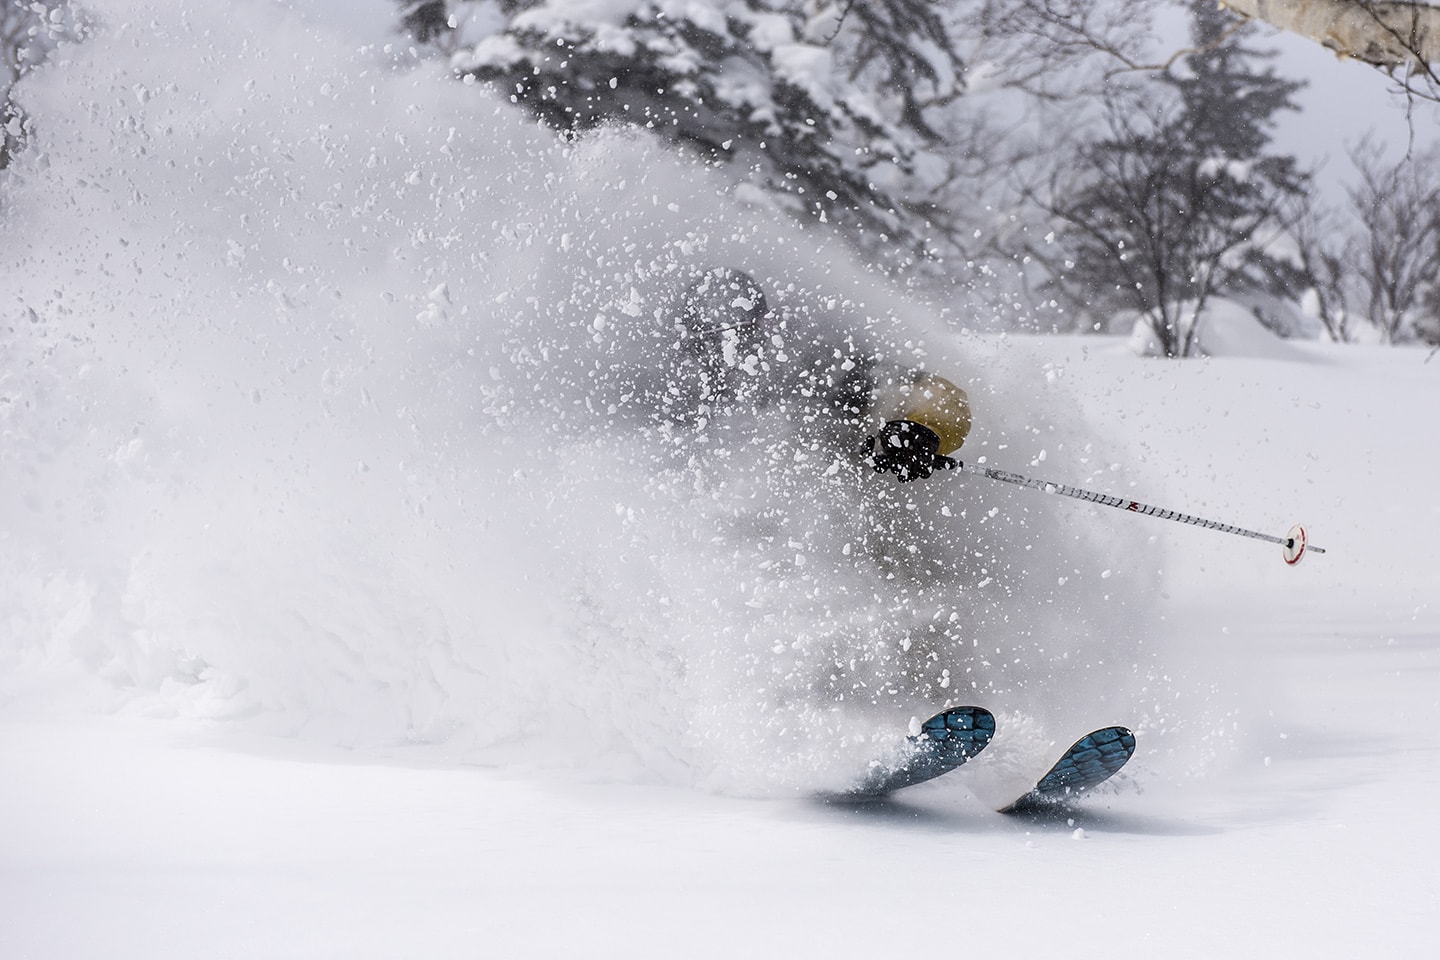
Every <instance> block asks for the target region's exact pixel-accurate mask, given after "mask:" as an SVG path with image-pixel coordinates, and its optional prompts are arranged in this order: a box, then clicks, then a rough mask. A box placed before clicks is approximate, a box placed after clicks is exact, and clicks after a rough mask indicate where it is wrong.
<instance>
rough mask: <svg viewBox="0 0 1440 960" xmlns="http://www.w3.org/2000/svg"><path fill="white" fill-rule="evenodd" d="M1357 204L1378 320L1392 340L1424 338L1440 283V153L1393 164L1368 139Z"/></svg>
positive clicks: (1363, 278)
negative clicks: (1420, 331) (1422, 329)
mask: <svg viewBox="0 0 1440 960" xmlns="http://www.w3.org/2000/svg"><path fill="white" fill-rule="evenodd" d="M1351 160H1352V161H1353V162H1354V164H1355V169H1356V170H1357V171H1358V173H1359V175H1360V179H1359V182H1358V183H1357V184H1356V185H1355V186H1353V187H1351V188H1350V190H1349V195H1350V204H1351V207H1352V208H1353V209H1354V211H1355V214H1356V218H1357V220H1358V222H1359V224H1360V228H1361V231H1362V244H1361V250H1360V254H1361V255H1360V258H1359V263H1358V264H1357V269H1356V277H1357V282H1358V284H1359V285H1360V289H1361V296H1362V297H1363V299H1364V301H1365V304H1366V307H1367V310H1368V316H1369V319H1370V322H1371V323H1373V324H1374V325H1375V327H1376V328H1377V329H1378V330H1379V331H1380V335H1381V337H1382V338H1383V339H1384V341H1385V342H1386V343H1395V342H1397V341H1401V340H1404V339H1406V338H1408V337H1410V336H1417V335H1418V332H1417V329H1416V324H1419V325H1420V326H1421V327H1424V326H1426V324H1427V321H1433V320H1434V319H1435V318H1434V317H1427V316H1426V313H1428V311H1427V309H1426V305H1427V301H1429V302H1433V298H1434V296H1435V289H1436V284H1437V282H1440V151H1435V150H1431V151H1429V152H1428V153H1426V154H1423V155H1417V156H1414V157H1406V158H1405V159H1403V160H1401V161H1400V162H1399V163H1388V162H1386V161H1385V160H1384V159H1383V158H1382V157H1381V155H1380V152H1379V149H1378V148H1377V147H1375V146H1374V145H1372V144H1370V143H1368V142H1362V143H1361V144H1360V145H1359V146H1357V147H1355V148H1354V149H1353V150H1352V151H1351Z"/></svg>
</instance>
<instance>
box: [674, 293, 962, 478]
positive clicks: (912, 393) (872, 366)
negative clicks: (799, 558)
mask: <svg viewBox="0 0 1440 960" xmlns="http://www.w3.org/2000/svg"><path fill="white" fill-rule="evenodd" d="M673 313H674V315H675V326H676V331H677V333H678V334H679V337H680V341H681V346H682V350H683V351H684V353H685V354H686V356H687V358H688V360H689V361H690V362H691V363H692V364H693V365H694V367H695V368H696V369H695V376H693V377H691V378H689V380H690V383H689V385H688V390H685V391H684V392H683V396H684V403H683V407H685V408H688V409H691V410H694V411H697V415H699V416H706V415H709V414H711V413H713V412H714V411H715V410H717V409H723V408H726V407H728V406H731V405H734V404H737V403H746V404H754V405H756V406H764V405H766V404H768V403H771V402H774V401H775V400H776V399H777V398H778V397H779V396H780V395H782V394H785V395H789V396H791V397H795V396H806V397H808V396H813V397H816V398H818V399H820V400H821V402H822V404H823V405H825V406H828V407H829V411H830V412H831V413H832V414H835V415H838V416H839V419H840V420H841V422H843V423H847V424H850V425H853V426H855V427H857V428H859V429H860V430H861V432H862V433H863V434H864V435H865V437H864V442H863V444H862V445H861V449H862V451H863V453H864V456H865V459H866V461H867V462H868V463H870V464H871V465H872V466H873V467H874V469H875V470H876V472H878V473H884V472H890V473H893V474H895V475H896V476H897V477H898V478H899V479H900V481H901V482H906V481H910V480H918V479H923V478H925V477H929V476H930V475H931V474H932V473H934V472H935V471H936V470H941V469H950V468H953V467H954V466H955V461H954V460H953V459H951V458H950V456H949V454H952V453H954V452H955V451H956V450H958V449H960V447H961V445H962V444H964V442H965V438H966V436H967V435H968V434H969V433H970V425H971V417H970V401H969V398H968V397H967V396H966V394H965V391H964V390H962V389H961V388H960V387H958V386H956V385H955V384H954V383H952V382H950V381H949V380H947V379H945V378H944V377H941V376H938V375H937V374H934V373H929V372H927V371H924V370H918V369H894V370H885V369H883V365H882V364H881V363H879V362H878V361H877V360H876V359H875V358H873V357H868V356H860V357H854V356H845V352H843V351H835V356H834V357H833V358H829V359H826V360H822V361H819V362H817V363H811V364H801V365H800V366H801V368H802V369H801V371H800V374H799V375H800V376H801V377H802V383H799V384H791V385H790V386H791V389H789V390H785V389H784V384H783V383H782V381H783V377H782V376H781V375H780V374H779V373H778V372H777V370H776V367H777V365H778V363H779V362H780V361H782V360H785V359H786V358H785V356H784V353H783V350H782V348H781V347H780V344H782V343H783V339H782V338H781V337H779V335H778V334H779V330H780V328H781V327H782V326H783V324H782V323H780V322H779V321H778V319H777V317H776V316H775V314H774V313H772V312H771V310H770V309H769V307H768V305H767V303H766V300H765V292H764V290H762V289H761V288H760V285H759V284H758V283H756V282H755V279H754V278H753V277H751V276H750V275H749V274H747V273H745V272H743V271H740V270H734V269H730V268H719V269H714V270H710V271H708V272H706V273H704V274H703V275H701V276H700V277H699V278H698V279H697V280H695V281H694V282H693V283H691V284H690V285H689V286H688V287H687V288H686V289H685V291H684V293H683V294H682V295H681V297H680V299H679V302H678V303H677V304H676V306H675V308H674V310H673ZM681 395H682V393H681V392H680V391H677V393H676V396H681ZM677 406H682V404H677Z"/></svg>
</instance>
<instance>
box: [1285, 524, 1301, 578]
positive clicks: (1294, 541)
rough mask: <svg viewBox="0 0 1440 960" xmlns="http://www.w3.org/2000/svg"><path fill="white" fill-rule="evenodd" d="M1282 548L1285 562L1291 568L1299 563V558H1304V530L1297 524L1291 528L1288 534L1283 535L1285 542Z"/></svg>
mask: <svg viewBox="0 0 1440 960" xmlns="http://www.w3.org/2000/svg"><path fill="white" fill-rule="evenodd" d="M1282 546H1283V547H1284V550H1285V552H1284V557H1285V562H1286V563H1288V564H1289V565H1290V566H1292V567H1293V566H1295V564H1297V563H1299V562H1300V560H1301V558H1303V557H1304V556H1305V547H1306V536H1305V528H1304V527H1302V526H1300V524H1298V523H1297V524H1295V526H1293V527H1291V528H1290V532H1289V533H1287V534H1285V542H1284V543H1283V544H1282Z"/></svg>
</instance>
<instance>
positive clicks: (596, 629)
mask: <svg viewBox="0 0 1440 960" xmlns="http://www.w3.org/2000/svg"><path fill="white" fill-rule="evenodd" d="M96 8H97V10H98V13H99V25H98V27H97V29H96V31H95V33H94V35H93V37H92V38H91V39H90V40H89V41H88V42H87V43H85V44H84V45H82V46H80V47H77V48H74V49H70V50H67V51H64V52H63V54H62V55H61V56H59V57H57V58H56V60H55V61H54V62H53V63H52V64H50V65H49V66H47V67H46V68H45V69H44V70H41V71H38V72H37V73H36V74H35V75H34V76H33V77H31V78H30V79H29V80H28V81H27V82H26V83H25V84H24V85H23V88H22V90H21V96H22V98H23V101H24V104H25V108H26V110H27V112H28V114H29V116H30V117H31V120H32V123H33V125H34V138H33V147H32V149H31V150H30V151H29V152H28V153H27V154H26V155H25V156H23V157H22V158H21V160H20V162H19V163H18V164H17V166H16V168H15V170H14V177H13V180H12V181H11V183H10V185H9V187H8V189H7V192H6V194H5V196H4V198H3V205H4V206H3V209H4V216H5V222H4V224H3V229H4V230H5V231H6V233H7V235H10V236H23V237H24V238H25V239H26V243H25V244H24V245H23V246H19V247H15V246H12V247H11V248H9V249H7V250H6V251H5V252H4V253H3V254H0V276H3V278H4V282H3V287H4V289H5V296H4V300H3V302H0V318H3V319H0V330H3V332H4V334H3V339H0V431H3V433H4V440H5V442H4V447H3V450H0V484H3V487H4V489H5V490H6V491H7V494H9V495H8V496H7V497H6V498H5V500H4V505H3V506H0V511H3V523H0V531H3V533H0V575H3V576H4V578H5V580H6V582H7V584H9V586H10V589H8V590H7V591H6V593H5V595H4V596H3V598H0V630H3V632H0V664H3V667H4V669H3V671H0V677H3V680H0V698H4V700H6V701H7V702H9V703H10V704H11V706H12V708H13V707H15V706H16V705H17V704H22V703H30V704H35V703H39V702H41V700H42V698H55V697H61V698H68V699H70V700H72V701H73V700H79V701H80V702H81V703H84V704H87V705H88V706H89V707H91V708H94V707H96V706H98V707H99V708H101V709H106V710H127V711H138V712H144V713H160V714H176V713H179V714H187V715H201V716H210V717H215V718H225V719H230V720H237V721H238V720H241V719H243V720H245V721H246V722H249V723H251V724H254V725H255V726H256V727H257V728H259V729H262V730H271V731H279V732H285V733H298V734H303V735H305V736H308V737H314V738H318V739H321V740H323V741H326V742H329V743H339V744H345V745H353V746H361V747H366V748H367V749H373V748H378V747H382V746H393V745H396V744H402V743H407V742H426V743H445V744H447V745H449V746H450V747H451V748H452V749H454V750H455V751H456V752H457V754H459V755H463V756H468V757H474V756H477V755H478V754H477V753H476V752H475V751H480V750H484V751H489V752H488V753H487V754H486V755H487V756H491V757H494V756H499V755H500V754H499V753H498V752H497V751H499V750H500V748H502V747H504V746H505V745H519V746H520V749H518V750H517V751H515V756H521V757H525V758H527V759H528V760H529V761H530V762H536V761H537V758H539V762H544V763H547V764H564V763H570V762H580V761H581V760H582V758H584V759H583V762H584V764H585V768H586V769H587V770H589V771H590V772H591V773H593V774H595V775H598V776H602V777H607V778H609V777H631V776H640V777H647V778H657V777H658V778H661V779H665V780H672V781H676V782H685V783H689V782H699V783H704V784H707V785H709V786H712V787H714V788H717V789H726V790H736V791H746V792H748V791H755V790H766V789H774V788H776V787H801V788H807V789H808V788H813V787H814V786H816V785H825V784H828V783H832V782H834V781H835V779H836V778H837V777H840V776H841V771H845V772H848V771H849V770H851V769H853V768H854V764H855V763H856V762H858V761H859V759H861V758H863V757H864V756H867V755H868V754H869V753H871V752H873V750H874V749H875V746H874V744H873V743H872V741H873V740H874V739H875V738H877V737H880V738H884V737H887V736H889V737H893V736H895V735H896V733H895V731H899V730H903V728H904V726H905V722H906V721H907V720H908V719H909V718H910V717H912V716H916V715H923V714H924V713H926V712H927V711H929V710H931V709H933V708H934V707H936V706H937V705H939V704H941V703H943V702H946V701H949V700H978V701H980V702H983V703H986V704H987V705H990V706H992V707H994V708H995V709H996V710H997V712H999V713H1000V714H1001V715H1002V718H1009V719H1011V720H1014V721H1015V722H1014V724H1013V726H1014V727H1015V729H1017V730H1019V729H1032V730H1034V731H1035V735H1036V737H1037V738H1039V739H1041V740H1043V739H1044V738H1045V736H1046V731H1047V730H1049V729H1050V728H1051V727H1052V726H1057V727H1062V726H1063V730H1064V732H1065V733H1068V732H1069V731H1070V730H1071V729H1072V728H1073V726H1074V725H1075V724H1078V723H1082V722H1086V721H1088V720H1090V719H1091V716H1090V714H1091V713H1093V712H1094V711H1103V714H1104V715H1103V716H1101V717H1098V718H1096V719H1097V720H1107V721H1108V720H1115V719H1130V720H1132V722H1135V723H1137V724H1143V723H1144V722H1147V718H1150V719H1152V720H1153V719H1155V718H1158V717H1159V716H1161V715H1162V714H1163V712H1164V708H1163V707H1161V706H1159V705H1158V704H1161V703H1163V702H1164V701H1165V697H1166V694H1165V692H1164V689H1163V688H1164V686H1165V684H1164V683H1163V682H1161V681H1159V680H1157V679H1156V675H1158V674H1159V673H1161V672H1162V668H1161V667H1160V666H1158V665H1157V664H1156V662H1155V660H1154V657H1153V655H1152V654H1150V653H1147V651H1146V649H1145V645H1144V641H1145V638H1146V637H1147V635H1148V634H1149V633H1150V632H1151V626H1152V622H1151V615H1150V599H1149V598H1150V596H1151V595H1152V594H1153V592H1154V577H1155V573H1154V571H1155V569H1156V559H1155V550H1156V548H1155V546H1154V545H1153V544H1147V543H1146V542H1145V539H1146V536H1147V534H1146V533H1145V532H1142V531H1139V530H1136V529H1134V528H1133V527H1126V526H1125V525H1123V524H1115V523H1113V522H1112V521H1111V520H1110V519H1109V518H1097V517H1096V516H1095V513H1096V510H1095V509H1088V508H1076V507H1075V506H1074V505H1071V504H1055V503H1052V502H1051V501H1049V500H1047V499H1046V498H1042V497H1036V496H1035V495H1034V494H1032V493H1029V492H1026V491H1009V490H1003V489H993V488H989V487H985V486H983V485H977V484H974V483H966V482H961V481H960V480H959V479H958V478H954V477H945V478H941V479H938V480H936V481H933V482H930V483H927V484H923V485H922V484H916V485H910V486H907V487H906V488H898V487H896V486H895V485H894V484H893V481H891V480H889V479H887V478H881V477H875V476H873V475H871V474H869V473H867V472H865V471H864V470H862V469H860V468H859V467H858V466H857V465H856V464H855V463H853V462H851V461H847V460H845V459H844V458H840V459H839V460H837V457H836V455H834V454H833V453H825V454H824V455H822V454H821V453H818V452H817V451H818V450H819V449H820V448H819V447H817V446H816V443H815V437H814V434H813V430H810V429H809V427H808V426H807V425H806V424H802V423H797V422H794V421H793V420H790V419H787V418H785V417H784V416H783V415H781V414H780V413H778V412H777V411H776V410H762V411H749V412H744V411H742V412H740V413H737V414H736V415H734V416H732V417H730V418H728V419H724V420H723V421H716V422H714V423H712V424H711V425H710V426H709V427H708V428H707V430H706V431H703V432H702V433H700V434H696V433H694V432H688V433H687V432H686V431H685V430H677V429H676V428H675V427H674V425H672V424H666V423H664V422H661V421H660V420H657V419H656V418H655V417H654V415H653V411H652V410H647V409H646V408H645V407H644V405H643V404H638V403H637V402H636V397H637V396H644V395H645V394H644V390H643V388H644V386H645V384H646V383H653V381H654V380H655V378H656V377H659V378H661V380H662V381H663V378H664V375H665V374H664V371H665V370H666V369H668V368H669V367H668V365H669V364H670V363H671V362H672V359H673V358H671V357H669V356H668V355H667V354H666V351H665V343H666V341H665V340H664V338H663V337H657V336H656V333H655V331H656V330H657V329H660V330H663V329H664V327H665V323H666V316H667V315H666V313H665V304H666V302H667V300H668V299H669V298H670V297H671V296H673V294H674V292H675V291H676V290H677V289H678V287H679V285H680V284H682V283H683V282H684V280H685V279H686V278H687V276H688V275H689V273H690V272H691V271H693V270H694V269H696V268H697V267H706V266H711V265H715V264H721V263H723V264H728V265H733V266H739V267H742V268H745V269H749V270H750V271H752V272H753V273H755V275H756V276H757V277H758V278H760V279H761V281H762V282H763V283H764V284H765V285H766V287H767V290H768V291H769V292H771V293H773V298H772V300H773V306H775V308H776V310H777V312H778V314H779V315H781V316H783V317H785V318H786V323H787V324H788V326H787V328H786V330H787V336H789V337H790V338H791V341H790V344H789V349H790V350H791V352H792V353H793V355H794V356H795V357H796V358H797V359H796V362H801V361H802V360H804V358H807V357H815V356H821V355H824V354H825V353H826V352H827V351H833V350H834V349H837V347H838V345H839V344H848V343H849V342H851V341H853V342H857V343H860V344H863V345H864V346H865V347H866V349H868V350H871V351H875V352H879V353H882V354H884V355H885V356H887V357H889V358H891V359H893V360H895V361H897V362H899V361H903V362H906V363H915V364H922V365H924V366H926V367H928V368H930V369H934V370H937V371H939V372H941V373H944V374H946V375H947V376H950V377H951V378H952V379H955V380H957V381H959V382H961V383H962V384H964V385H966V386H967V387H968V388H969V389H970V390H971V392H972V397H973V399H974V403H975V408H976V414H977V427H976V430H975V433H974V434H973V435H972V440H971V442H970V444H969V445H967V447H966V450H965V453H966V454H967V455H970V456H984V457H988V458H991V459H992V461H993V462H995V463H997V464H1000V465H1002V466H1007V467H1010V468H1012V469H1022V470H1023V469H1026V468H1027V467H1039V466H1041V465H1042V464H1043V465H1045V466H1046V467H1047V468H1048V467H1049V466H1050V464H1057V463H1058V464H1061V465H1063V469H1061V470H1059V472H1060V473H1062V474H1063V478H1064V479H1066V480H1067V481H1069V482H1076V483H1085V482H1087V481H1091V480H1094V479H1096V478H1099V477H1102V476H1103V475H1104V474H1105V473H1106V472H1107V471H1109V470H1111V469H1112V467H1113V466H1114V465H1115V464H1116V463H1117V462H1119V461H1121V460H1122V459H1123V458H1124V457H1125V455H1126V454H1125V452H1124V450H1123V449H1121V448H1119V447H1117V445H1116V444H1115V443H1114V442H1113V441H1112V440H1110V439H1109V438H1107V436H1106V435H1105V434H1104V432H1103V431H1099V430H1097V429H1096V428H1095V425H1094V424H1092V423H1087V422H1086V420H1085V419H1084V418H1083V417H1082V416H1081V415H1080V414H1079V412H1078V404H1077V403H1076V401H1075V398H1074V396H1073V394H1072V393H1071V391H1070V390H1069V388H1068V384H1067V382H1066V381H1065V379H1064V378H1063V377H1061V376H1058V375H1057V371H1055V370H1053V369H1049V370H1047V369H1040V368H1037V366H1035V365H1034V363H1033V360H1032V358H1028V357H1027V356H1026V355H1024V354H1023V352H1022V353H1019V354H1017V353H1016V352H1015V351H1013V350H1011V349H1010V347H1009V345H1008V344H1007V343H1006V342H1005V341H1004V340H1000V341H994V340H989V341H981V340H976V339H964V338H962V339H961V340H959V341H957V340H956V339H955V338H954V337H953V336H952V335H949V334H947V333H945V332H944V327H943V325H941V324H939V323H938V322H936V321H935V320H934V319H933V317H932V316H931V315H930V314H929V313H927V312H925V311H924V310H922V309H921V308H919V307H917V306H915V305H913V304H911V303H910V302H908V301H907V300H906V299H905V298H904V297H902V296H901V295H899V294H898V293H896V292H894V291H891V290H888V289H886V288H884V287H882V286H881V285H879V284H878V283H877V282H875V281H872V280H869V279H867V278H866V276H865V273H864V271H863V270H861V269H860V268H858V267H857V265H856V264H854V263H853V262H851V261H850V260H849V259H848V257H847V256H846V255H845V253H844V252H843V251H842V250H841V249H840V248H839V247H838V246H837V244H836V243H835V242H834V241H833V240H831V239H830V238H828V237H826V236H824V235H821V234H816V233H812V232H802V231H799V230H797V229H795V228H794V227H792V226H790V225H787V224H784V223H780V222H776V221H771V220H767V219H764V218H763V217H762V216H760V215H759V214H756V213H755V212H754V211H752V210H748V209H746V208H744V207H742V206H741V205H739V204H737V203H735V202H733V201H730V200H728V199H726V198H725V197H724V196H723V195H722V194H721V192H720V188H721V184H719V183H718V181H716V180H713V179H712V178H711V177H710V176H709V175H708V174H707V172H706V171H704V170H700V169H693V168H690V167H685V166H682V165H679V164H678V163H677V162H676V161H674V160H673V159H671V158H670V157H669V156H668V155H666V154H665V153H664V152H662V151H661V150H660V149H658V148H657V147H656V146H654V145H653V144H651V143H649V142H648V141H645V140H643V139H640V138H636V137H633V136H629V135H626V134H623V133H618V132H602V133H600V134H598V135H596V136H593V137H590V138H587V139H585V140H582V141H579V142H563V141H560V140H557V139H556V138H554V137H552V136H551V135H550V134H548V133H546V132H545V131H543V130H540V129H537V128H535V127H534V126H532V125H530V124H528V123H527V122H526V121H525V120H523V119H522V118H521V117H520V116H519V115H518V114H516V113H514V112H512V111H511V110H510V109H509V107H508V104H506V103H505V102H503V101H502V100H500V99H498V98H495V97H492V96H490V95H488V94H487V93H485V92H483V91H481V90H479V89H477V88H475V87H471V86H466V85H462V84H459V83H456V82H454V81H452V80H450V79H449V78H448V77H446V76H444V75H443V73H442V72H441V71H440V70H439V69H438V68H434V67H430V66H424V65H422V66H418V67H416V66H405V65H402V64H398V63H396V62H395V61H394V60H393V59H392V58H391V57H390V56H389V55H388V54H387V53H386V52H385V50H384V49H383V48H382V47H379V46H367V47H363V48H360V49H359V50H357V49H355V47H354V43H353V40H351V39H350V38H349V37H348V36H346V35H343V34H340V33H331V32H327V28H326V27H325V26H324V25H323V24H317V23H310V22H307V21H305V20H303V19H300V18H298V17H297V16H295V15H293V14H291V13H289V12H287V11H286V9H285V8H283V7H279V6H276V5H274V4H269V3H261V2H258V0H256V2H239V3H235V4H232V5H226V7H225V8H224V9H223V10H218V9H217V10H211V9H209V8H206V7H203V6H201V7H193V6H191V7H185V8H183V9H176V8H174V7H172V5H169V4H163V3H149V2H145V0H106V2H102V3H98V4H96ZM637 385H638V386H637ZM637 390H640V392H639V393H637V392H636V391H637ZM837 463H839V464H840V466H838V467H837V466H836V464H837ZM832 468H833V469H832ZM1097 509H1098V508H1097ZM862 541H863V542H865V543H870V544H878V546H873V547H872V548H870V549H865V550H861V549H858V547H857V545H858V544H860V543H861V542H862ZM79 690H83V691H84V692H81V693H77V692H76V691H79Z"/></svg>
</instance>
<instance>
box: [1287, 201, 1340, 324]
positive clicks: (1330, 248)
mask: <svg viewBox="0 0 1440 960" xmlns="http://www.w3.org/2000/svg"><path fill="white" fill-rule="evenodd" d="M1293 222H1294V226H1293V227H1292V228H1291V232H1292V234H1293V236H1294V239H1295V250H1296V255H1297V257H1298V258H1299V260H1300V270H1301V273H1302V274H1303V275H1304V277H1305V282H1306V283H1307V284H1308V285H1309V287H1310V292H1311V294H1312V295H1313V296H1314V298H1315V312H1316V316H1317V317H1318V319H1319V320H1320V324H1321V326H1323V327H1324V328H1325V334H1326V336H1328V337H1329V338H1330V339H1331V340H1333V341H1335V342H1336V343H1346V342H1348V341H1349V340H1351V339H1352V338H1353V336H1354V333H1353V331H1352V330H1351V328H1350V301H1351V298H1350V287H1351V286H1352V281H1353V277H1352V275H1351V272H1350V264H1351V263H1353V262H1354V260H1355V256H1356V254H1355V239H1354V236H1353V231H1352V230H1350V229H1348V228H1345V227H1342V226H1340V225H1339V217H1338V216H1337V215H1336V214H1335V213H1334V212H1333V211H1331V210H1329V209H1326V208H1323V207H1320V206H1318V205H1316V204H1310V205H1309V206H1307V208H1306V209H1304V210H1302V211H1301V212H1300V213H1299V214H1298V215H1296V216H1295V217H1294V218H1293Z"/></svg>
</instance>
